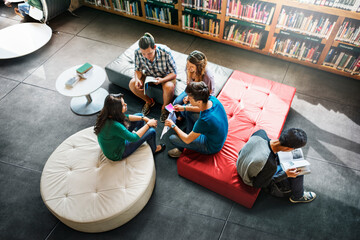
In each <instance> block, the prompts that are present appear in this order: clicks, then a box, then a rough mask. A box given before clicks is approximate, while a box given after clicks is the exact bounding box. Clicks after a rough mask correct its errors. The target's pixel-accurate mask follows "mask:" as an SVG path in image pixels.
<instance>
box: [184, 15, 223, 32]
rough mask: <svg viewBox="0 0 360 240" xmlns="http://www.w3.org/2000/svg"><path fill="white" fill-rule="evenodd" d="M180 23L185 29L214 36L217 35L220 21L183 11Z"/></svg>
mask: <svg viewBox="0 0 360 240" xmlns="http://www.w3.org/2000/svg"><path fill="white" fill-rule="evenodd" d="M182 24H183V25H182V28H183V29H186V30H192V31H196V32H199V33H202V34H207V35H210V36H214V37H217V36H219V30H220V21H219V20H217V19H212V18H206V17H204V16H198V15H194V14H189V13H185V12H183V15H182Z"/></svg>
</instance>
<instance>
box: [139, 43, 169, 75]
mask: <svg viewBox="0 0 360 240" xmlns="http://www.w3.org/2000/svg"><path fill="white" fill-rule="evenodd" d="M155 51H156V54H155V59H154V61H153V62H150V60H148V59H147V58H145V57H144V56H143V55H142V54H141V51H140V48H138V49H137V50H135V71H140V72H142V73H144V74H145V75H146V76H152V77H161V78H162V77H166V76H167V75H169V74H170V73H175V74H176V64H175V60H174V58H173V56H172V55H171V53H170V51H169V50H166V49H165V48H163V47H158V46H157V47H156V49H155Z"/></svg>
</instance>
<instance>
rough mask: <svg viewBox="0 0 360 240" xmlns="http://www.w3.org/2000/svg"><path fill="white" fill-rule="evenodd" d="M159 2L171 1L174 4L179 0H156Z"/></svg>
mask: <svg viewBox="0 0 360 240" xmlns="http://www.w3.org/2000/svg"><path fill="white" fill-rule="evenodd" d="M156 1H157V2H162V3H170V4H174V3H177V1H173V0H156Z"/></svg>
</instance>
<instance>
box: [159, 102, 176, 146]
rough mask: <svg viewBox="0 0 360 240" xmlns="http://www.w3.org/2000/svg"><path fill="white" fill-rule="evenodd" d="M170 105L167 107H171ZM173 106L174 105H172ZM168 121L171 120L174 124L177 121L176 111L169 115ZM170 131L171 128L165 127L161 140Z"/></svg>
mask: <svg viewBox="0 0 360 240" xmlns="http://www.w3.org/2000/svg"><path fill="white" fill-rule="evenodd" d="M170 104H171V103H170ZM170 104H169V105H170ZM169 105H167V106H169ZM171 106H172V104H171ZM167 119H170V120H172V121H173V122H175V121H176V114H175V112H174V111H172V112H170V114H169V116H168V118H167ZM169 129H170V127H168V126H164V128H163V130H162V133H161V136H160V139H162V137H163V136H164V135H165V133H167V131H169Z"/></svg>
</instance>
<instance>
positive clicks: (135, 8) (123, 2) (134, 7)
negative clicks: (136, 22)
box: [112, 0, 141, 16]
mask: <svg viewBox="0 0 360 240" xmlns="http://www.w3.org/2000/svg"><path fill="white" fill-rule="evenodd" d="M112 2H113V6H114V10H115V11H119V12H123V13H126V14H129V15H133V16H140V15H141V14H140V9H139V8H141V7H140V6H139V4H140V2H139V1H131V0H112Z"/></svg>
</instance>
